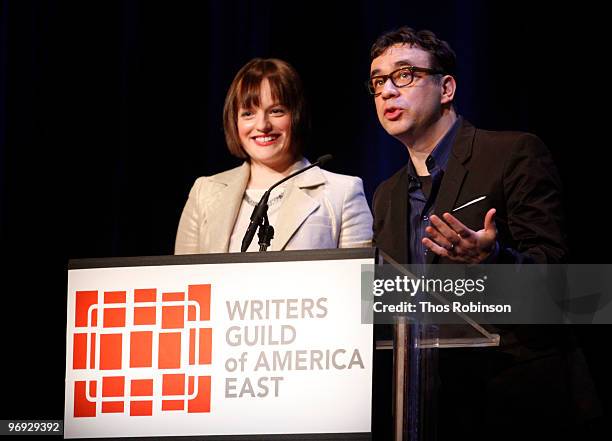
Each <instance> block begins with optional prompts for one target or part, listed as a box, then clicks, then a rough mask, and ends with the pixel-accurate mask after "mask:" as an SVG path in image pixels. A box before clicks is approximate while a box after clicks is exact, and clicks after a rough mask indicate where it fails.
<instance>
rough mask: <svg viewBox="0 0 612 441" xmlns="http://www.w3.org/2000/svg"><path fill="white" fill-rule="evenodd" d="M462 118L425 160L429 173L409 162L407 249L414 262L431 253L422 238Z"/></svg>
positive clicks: (420, 260)
mask: <svg viewBox="0 0 612 441" xmlns="http://www.w3.org/2000/svg"><path fill="white" fill-rule="evenodd" d="M461 121H462V118H461V117H459V118H457V120H456V121H455V123H454V124H453V125H452V126H451V128H450V129H449V130H448V132H446V134H445V135H444V137H443V138H442V139H441V140H440V142H438V144H437V145H436V147H435V148H434V149H433V151H432V152H431V154H430V155H429V156H428V157H427V159H426V160H425V165H427V170H428V171H429V176H418V175H417V173H416V170H415V169H414V165H413V164H412V160H410V161H409V163H408V203H409V205H410V219H409V220H410V222H409V223H408V252H409V261H410V262H411V263H413V264H424V263H425V259H426V257H427V252H428V251H427V248H426V247H425V246H424V245H423V243H422V240H423V238H424V237H426V234H425V228H426V227H427V226H428V225H429V224H430V220H429V216H431V214H432V212H433V208H434V205H435V202H436V197H437V195H438V190H440V183H441V182H442V177H443V176H444V172H445V171H446V165H447V164H448V158H449V156H450V153H451V151H452V148H453V143H454V141H455V136H456V135H457V131H458V129H459V127H460V126H461ZM424 190H425V191H424Z"/></svg>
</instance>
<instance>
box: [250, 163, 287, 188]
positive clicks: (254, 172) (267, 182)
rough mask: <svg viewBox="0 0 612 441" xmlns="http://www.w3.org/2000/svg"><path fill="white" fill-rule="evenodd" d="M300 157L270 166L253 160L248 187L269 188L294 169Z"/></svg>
mask: <svg viewBox="0 0 612 441" xmlns="http://www.w3.org/2000/svg"><path fill="white" fill-rule="evenodd" d="M298 160H299V159H294V160H292V161H289V162H288V164H285V165H283V166H280V167H269V166H266V165H264V164H261V163H259V162H255V161H251V164H250V166H251V177H250V178H249V183H248V184H247V188H249V189H267V188H269V187H271V186H272V185H274V184H275V183H277V182H278V181H280V180H281V179H283V178H284V177H285V176H289V174H290V173H291V172H292V171H293V166H294V164H295V163H296V162H297V161H298Z"/></svg>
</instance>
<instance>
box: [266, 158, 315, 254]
mask: <svg viewBox="0 0 612 441" xmlns="http://www.w3.org/2000/svg"><path fill="white" fill-rule="evenodd" d="M308 165H310V162H308V160H307V159H302V161H300V162H299V163H298V166H297V167H296V169H298V168H302V167H306V166H308ZM325 182H326V181H325V176H324V175H323V173H322V172H321V169H320V168H319V167H313V168H311V169H310V170H308V171H306V172H304V173H303V174H302V175H301V176H297V177H295V178H294V179H293V182H291V181H289V182H288V185H287V187H286V190H285V192H286V193H285V197H284V198H283V202H282V205H281V207H280V209H279V211H278V217H277V219H276V225H274V229H275V231H274V239H273V240H272V247H271V249H272V251H280V250H282V249H284V248H285V246H286V245H287V242H289V240H290V239H291V237H292V236H293V235H294V234H295V232H296V231H297V230H298V228H300V226H301V225H302V224H303V223H304V221H305V220H306V219H307V218H308V216H309V215H310V214H311V213H312V212H313V211H315V210H316V209H317V208H318V207H319V205H321V204H320V202H319V201H317V200H316V199H313V198H312V197H310V196H309V195H308V193H307V192H306V191H304V189H307V188H313V187H318V186H319V185H323V184H324V183H325Z"/></svg>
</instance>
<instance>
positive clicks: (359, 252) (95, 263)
mask: <svg viewBox="0 0 612 441" xmlns="http://www.w3.org/2000/svg"><path fill="white" fill-rule="evenodd" d="M375 256H376V248H341V249H340V248H333V249H325V250H295V251H267V252H254V253H218V254H184V255H179V256H172V255H170V256H139V257H104V258H90V259H70V260H69V261H68V269H69V270H77V269H87V268H116V267H127V266H162V265H197V264H223V263H254V262H293V261H311V260H343V259H370V258H371V259H374V257H375Z"/></svg>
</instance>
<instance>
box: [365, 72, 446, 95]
mask: <svg viewBox="0 0 612 441" xmlns="http://www.w3.org/2000/svg"><path fill="white" fill-rule="evenodd" d="M415 72H423V73H426V74H430V75H444V71H442V70H439V69H430V68H428V67H416V66H404V67H400V68H399V69H397V70H394V71H393V72H391V73H390V74H387V75H375V76H373V77H372V78H370V79H369V80H368V81H367V83H366V86H367V88H368V91H369V92H370V93H371V94H372V95H374V96H378V95H380V94H381V93H382V91H383V89H384V87H385V83H386V82H387V80H388V79H391V82H392V83H393V85H394V86H395V87H406V86H408V85H410V83H412V82H413V81H414V73H415Z"/></svg>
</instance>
